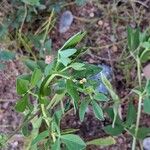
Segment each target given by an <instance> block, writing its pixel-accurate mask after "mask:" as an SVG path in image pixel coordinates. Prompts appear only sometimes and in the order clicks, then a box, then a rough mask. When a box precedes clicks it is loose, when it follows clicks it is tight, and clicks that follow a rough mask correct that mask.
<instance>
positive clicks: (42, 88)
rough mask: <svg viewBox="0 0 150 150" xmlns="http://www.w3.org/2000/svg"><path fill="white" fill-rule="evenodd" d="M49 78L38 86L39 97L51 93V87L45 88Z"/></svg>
mask: <svg viewBox="0 0 150 150" xmlns="http://www.w3.org/2000/svg"><path fill="white" fill-rule="evenodd" d="M50 77H51V75H49V76H47V77H46V78H45V79H44V80H43V81H42V83H41V86H40V95H41V96H48V95H50V93H51V87H50V86H49V85H47V86H45V84H46V83H47V81H48V79H49V78H50Z"/></svg>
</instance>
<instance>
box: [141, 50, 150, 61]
mask: <svg viewBox="0 0 150 150" xmlns="http://www.w3.org/2000/svg"><path fill="white" fill-rule="evenodd" d="M140 60H141V62H142V63H146V62H147V61H148V60H150V49H148V50H144V51H143V52H142V53H141V55H140Z"/></svg>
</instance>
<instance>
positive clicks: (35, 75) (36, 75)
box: [31, 69, 42, 86]
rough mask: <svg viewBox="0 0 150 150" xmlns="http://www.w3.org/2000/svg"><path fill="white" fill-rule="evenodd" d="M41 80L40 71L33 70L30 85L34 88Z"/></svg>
mask: <svg viewBox="0 0 150 150" xmlns="http://www.w3.org/2000/svg"><path fill="white" fill-rule="evenodd" d="M41 78H42V72H41V70H40V69H35V70H34V72H33V74H32V76H31V85H32V86H35V85H36V84H37V83H38V81H39V80H40V79H41Z"/></svg>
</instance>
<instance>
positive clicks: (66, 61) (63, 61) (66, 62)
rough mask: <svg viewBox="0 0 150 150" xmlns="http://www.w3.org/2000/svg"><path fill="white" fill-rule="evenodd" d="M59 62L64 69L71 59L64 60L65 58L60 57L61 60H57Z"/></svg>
mask: <svg viewBox="0 0 150 150" xmlns="http://www.w3.org/2000/svg"><path fill="white" fill-rule="evenodd" d="M59 61H60V62H61V63H62V64H63V65H64V66H65V67H66V66H67V65H68V64H70V63H71V59H69V58H66V57H61V58H60V59H59Z"/></svg>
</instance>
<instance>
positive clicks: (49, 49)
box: [44, 39, 52, 55]
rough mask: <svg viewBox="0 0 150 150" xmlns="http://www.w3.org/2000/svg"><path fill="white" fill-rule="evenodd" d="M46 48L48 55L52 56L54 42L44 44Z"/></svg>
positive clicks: (49, 41)
mask: <svg viewBox="0 0 150 150" xmlns="http://www.w3.org/2000/svg"><path fill="white" fill-rule="evenodd" d="M44 48H45V50H46V55H50V54H51V49H52V40H51V39H48V40H47V41H46V42H45V43H44Z"/></svg>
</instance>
